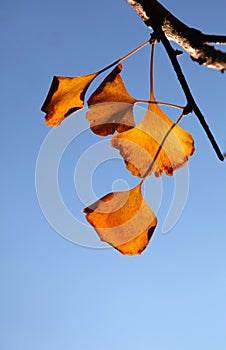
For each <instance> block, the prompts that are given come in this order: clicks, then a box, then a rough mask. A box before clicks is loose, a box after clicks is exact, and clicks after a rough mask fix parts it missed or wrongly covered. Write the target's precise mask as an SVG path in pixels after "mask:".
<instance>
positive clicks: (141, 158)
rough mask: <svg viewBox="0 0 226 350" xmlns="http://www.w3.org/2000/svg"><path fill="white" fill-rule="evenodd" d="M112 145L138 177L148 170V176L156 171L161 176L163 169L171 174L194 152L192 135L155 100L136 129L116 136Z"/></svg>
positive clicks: (145, 173) (144, 174)
mask: <svg viewBox="0 0 226 350" xmlns="http://www.w3.org/2000/svg"><path fill="white" fill-rule="evenodd" d="M172 127H173V128H172ZM167 134H168V135H167ZM166 135H167V138H165V136H166ZM111 145H112V147H114V148H117V149H119V151H120V153H121V155H122V157H123V158H124V160H125V163H126V167H127V168H128V169H129V170H130V171H131V172H132V174H133V175H136V176H139V177H144V176H146V175H147V172H148V173H149V174H148V175H151V173H152V172H154V173H155V175H156V176H161V175H162V172H165V173H166V174H167V175H172V174H173V171H174V170H177V169H179V168H181V167H183V166H184V165H185V164H186V163H187V161H188V158H189V157H190V156H191V155H192V154H193V152H194V140H193V138H192V136H191V134H189V133H188V132H187V131H185V130H184V129H182V128H181V127H180V126H178V125H174V123H173V122H172V121H171V120H170V119H169V118H168V117H167V115H166V114H165V113H164V112H163V111H162V110H161V109H160V108H159V107H158V105H157V104H154V103H153V104H150V105H149V108H148V110H147V113H146V114H145V116H144V118H143V120H142V121H141V122H140V123H139V124H138V125H137V126H136V127H135V128H133V129H131V130H128V131H125V132H123V133H121V134H118V135H115V136H114V137H113V138H112V140H111ZM157 152H158V154H157ZM156 155H157V157H156ZM153 161H154V164H153ZM151 165H153V167H152V166H151ZM150 167H151V169H150ZM149 169H150V170H151V171H150V172H149Z"/></svg>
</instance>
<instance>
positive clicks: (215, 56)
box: [126, 0, 226, 72]
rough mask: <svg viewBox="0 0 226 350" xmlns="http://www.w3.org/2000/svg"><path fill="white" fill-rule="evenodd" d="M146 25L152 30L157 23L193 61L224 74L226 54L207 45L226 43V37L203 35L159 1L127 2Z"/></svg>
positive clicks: (135, 0)
mask: <svg viewBox="0 0 226 350" xmlns="http://www.w3.org/2000/svg"><path fill="white" fill-rule="evenodd" d="M126 1H127V2H128V4H130V5H131V6H132V7H133V8H134V10H135V11H136V12H137V14H138V15H139V16H140V17H141V18H142V20H143V21H144V23H145V24H146V25H147V26H148V27H150V28H152V29H154V28H153V24H154V23H156V24H158V26H161V28H162V31H163V32H164V34H165V35H166V37H167V39H168V40H172V41H174V42H175V43H177V44H178V45H180V46H181V47H182V48H183V49H184V50H185V51H187V52H188V53H189V55H190V56H191V58H192V60H193V61H196V62H198V63H199V64H201V65H204V66H206V67H209V68H214V69H217V70H219V71H221V72H224V70H225V69H226V53H225V52H222V51H220V50H217V49H215V48H214V47H213V46H210V45H208V44H207V43H210V42H211V43H221V44H225V43H226V36H223V35H209V34H203V33H202V32H201V31H199V30H197V29H195V28H190V27H188V26H187V25H186V24H184V23H183V22H181V21H180V20H179V19H177V18H176V17H175V16H174V15H172V14H171V13H170V12H169V11H168V10H167V9H166V8H164V7H163V6H162V5H161V4H160V3H159V2H158V1H157V0H126Z"/></svg>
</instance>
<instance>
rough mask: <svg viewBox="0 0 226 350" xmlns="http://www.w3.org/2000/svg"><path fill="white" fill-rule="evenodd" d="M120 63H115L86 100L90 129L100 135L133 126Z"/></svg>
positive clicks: (130, 98)
mask: <svg viewBox="0 0 226 350" xmlns="http://www.w3.org/2000/svg"><path fill="white" fill-rule="evenodd" d="M121 70H122V65H121V64H119V65H117V66H116V67H115V68H114V69H113V71H112V72H111V73H110V74H109V75H108V76H107V77H106V78H105V79H104V80H103V82H102V83H101V84H100V85H99V87H98V88H97V89H96V90H95V91H94V93H93V94H92V95H91V96H90V98H89V100H88V106H89V110H88V112H87V113H86V118H87V120H88V121H89V122H90V128H91V130H92V131H93V132H94V133H95V134H97V135H100V136H106V135H110V134H113V133H114V132H115V131H118V132H123V131H125V130H128V129H131V128H132V127H134V125H135V124H134V118H133V105H134V103H135V102H136V100H135V99H134V98H133V97H132V96H130V94H129V93H128V91H127V90H126V87H125V85H124V82H123V79H122V77H121V75H120V72H121Z"/></svg>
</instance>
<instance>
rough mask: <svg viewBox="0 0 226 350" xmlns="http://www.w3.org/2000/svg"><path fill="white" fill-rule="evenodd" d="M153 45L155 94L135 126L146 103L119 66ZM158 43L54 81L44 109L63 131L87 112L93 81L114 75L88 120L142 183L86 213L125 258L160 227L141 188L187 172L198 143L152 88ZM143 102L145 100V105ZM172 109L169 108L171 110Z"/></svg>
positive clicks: (138, 250) (92, 98)
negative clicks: (137, 96)
mask: <svg viewBox="0 0 226 350" xmlns="http://www.w3.org/2000/svg"><path fill="white" fill-rule="evenodd" d="M148 43H151V44H152V50H151V72H150V77H151V78H150V80H151V89H150V90H151V91H150V100H149V101H146V102H147V103H148V108H147V111H146V113H145V115H144V117H143V119H142V120H141V121H140V122H139V123H138V124H137V125H136V124H135V120H134V114H133V113H134V105H135V104H136V103H138V102H140V101H141V100H137V99H135V98H134V97H132V96H131V95H130V94H129V92H128V91H127V89H126V87H125V84H124V81H123V79H122V76H121V71H122V64H121V63H119V62H121V61H122V60H123V59H125V58H126V57H128V56H129V55H130V54H132V53H134V52H135V51H136V50H137V49H139V48H141V47H143V46H145V45H147V44H148ZM153 54H154V42H153V40H148V41H146V42H145V43H144V44H142V45H140V46H139V47H138V48H136V49H134V50H133V51H131V52H130V53H129V54H127V55H125V56H123V57H122V58H120V59H119V60H117V61H115V62H114V63H112V64H111V65H109V66H108V67H106V68H104V69H102V70H101V71H99V72H96V73H93V74H89V75H85V76H77V77H60V76H55V77H54V78H53V81H52V85H51V87H50V90H49V93H48V95H47V98H46V100H45V102H44V104H43V106H42V111H44V112H45V113H46V116H45V120H46V125H48V126H54V127H56V126H58V125H59V124H60V123H61V122H62V121H63V120H64V119H65V118H66V117H67V116H69V115H70V114H72V113H73V112H75V111H76V110H79V109H81V108H83V107H84V101H85V97H86V92H87V89H88V87H89V86H90V84H91V83H92V82H93V80H94V79H95V78H96V77H97V76H99V74H101V73H103V72H104V71H105V70H107V69H109V68H110V67H113V66H114V68H113V70H112V71H111V72H110V73H109V74H108V76H107V77H106V78H105V79H104V80H103V82H102V83H101V84H100V85H99V87H98V88H97V89H96V90H95V91H94V92H93V93H92V95H91V96H90V97H89V99H88V101H87V104H88V107H89V109H88V112H87V113H86V118H87V120H88V121H89V123H90V129H91V130H92V132H94V133H95V134H96V135H99V136H107V135H112V134H114V133H116V132H117V133H116V134H115V135H114V136H112V138H111V141H110V142H111V146H112V147H114V148H116V149H118V150H119V152H120V154H121V156H122V157H123V159H124V162H125V165H126V167H127V169H128V170H129V171H130V172H131V173H132V175H134V176H137V177H139V178H141V180H140V183H139V184H138V185H137V186H136V187H134V188H132V189H130V190H127V191H120V192H114V193H109V194H107V195H105V196H104V197H102V198H101V199H99V200H98V201H97V202H95V203H93V204H91V205H90V206H89V207H87V208H85V209H84V213H85V214H86V219H87V221H88V222H89V223H90V224H91V225H92V226H93V227H94V229H95V230H96V232H97V234H98V235H99V237H100V239H101V240H103V241H105V242H107V243H109V244H110V245H112V246H113V247H114V248H116V249H117V250H118V251H120V252H121V253H122V254H126V255H135V254H140V253H141V252H142V251H143V250H144V249H145V248H146V246H147V244H148V243H149V241H150V239H151V237H152V235H153V233H154V230H155V228H156V226H157V218H156V216H155V213H154V212H153V210H152V209H151V208H150V207H149V205H148V204H147V203H146V201H145V199H144V198H143V195H142V185H143V183H144V181H145V179H146V178H147V177H148V176H151V175H152V174H154V175H155V176H157V177H160V176H161V175H162V174H163V173H165V174H166V175H173V172H174V171H176V170H177V169H179V168H181V167H183V166H184V165H185V164H186V163H187V161H188V159H189V157H190V156H191V155H192V154H193V152H194V140H193V138H192V136H191V134H189V133H188V132H187V131H185V130H184V129H182V128H181V127H180V126H179V125H178V123H179V121H180V120H181V118H182V117H183V116H184V115H185V114H186V112H185V107H180V106H177V107H178V108H181V109H182V112H181V111H180V116H179V118H178V120H177V122H175V123H174V122H173V121H172V120H171V119H170V118H169V117H168V116H167V115H166V114H165V113H164V112H163V111H162V110H161V108H160V107H159V104H166V105H167V103H163V102H157V101H156V99H155V95H154V88H153V72H152V71H153ZM142 101H144V100H142ZM168 105H170V104H168Z"/></svg>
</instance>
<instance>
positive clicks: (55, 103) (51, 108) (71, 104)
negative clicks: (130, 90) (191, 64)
mask: <svg viewBox="0 0 226 350" xmlns="http://www.w3.org/2000/svg"><path fill="white" fill-rule="evenodd" d="M97 75H98V73H94V74H89V75H83V76H78V77H73V78H70V77H57V76H55V77H53V81H52V84H51V87H50V90H49V93H48V95H47V97H46V100H45V102H44V104H43V106H42V108H41V110H42V111H43V112H45V113H47V114H46V116H45V119H46V125H48V126H58V125H59V124H60V123H61V122H62V120H63V119H65V118H66V117H67V116H69V115H70V114H72V113H73V112H75V111H77V110H78V109H80V108H83V107H84V96H85V93H86V90H87V89H88V87H89V85H90V83H91V82H92V81H93V79H94V78H95V77H96V76H97Z"/></svg>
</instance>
